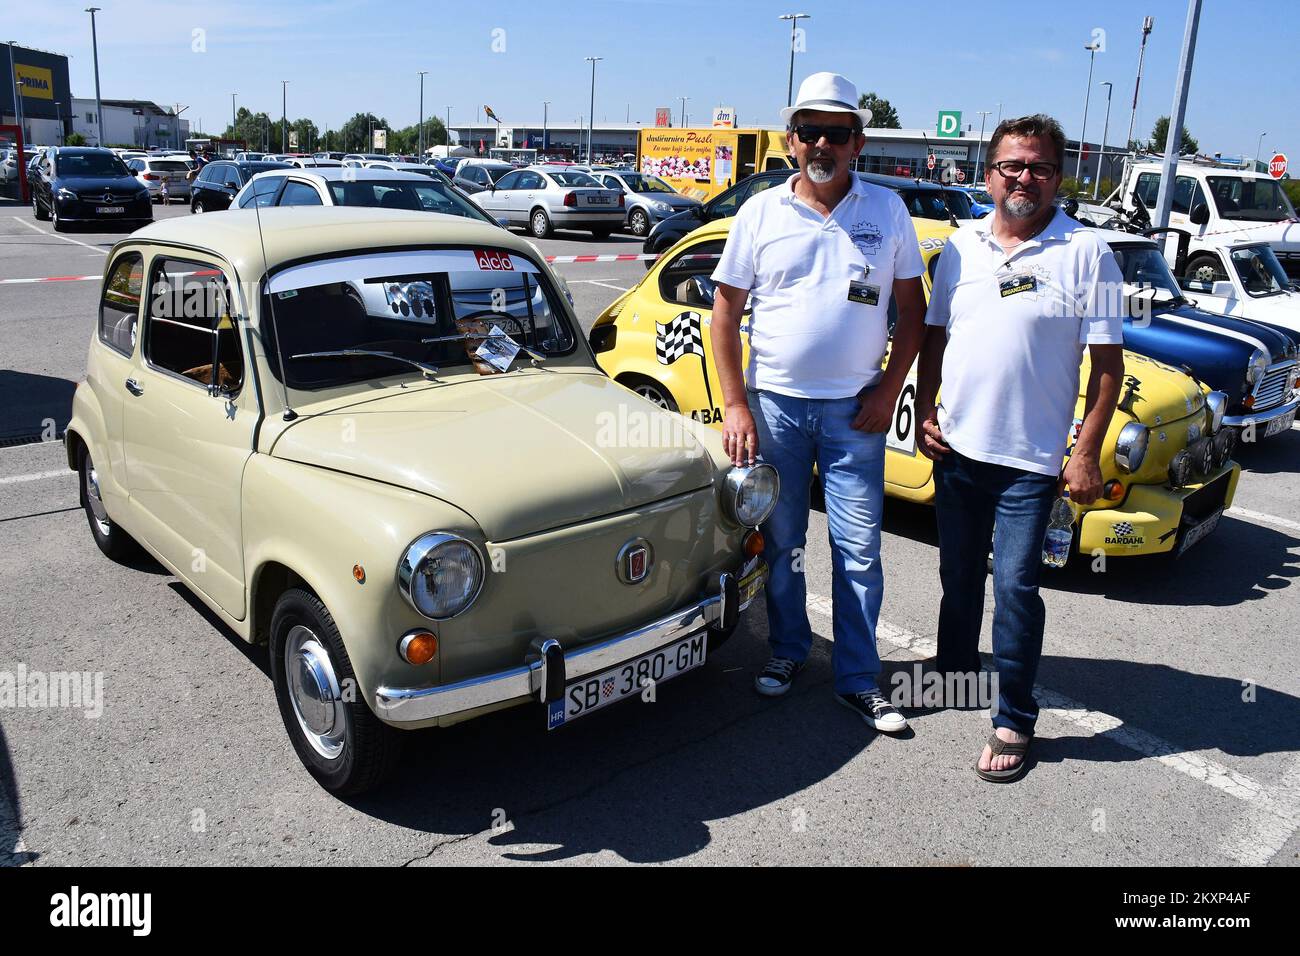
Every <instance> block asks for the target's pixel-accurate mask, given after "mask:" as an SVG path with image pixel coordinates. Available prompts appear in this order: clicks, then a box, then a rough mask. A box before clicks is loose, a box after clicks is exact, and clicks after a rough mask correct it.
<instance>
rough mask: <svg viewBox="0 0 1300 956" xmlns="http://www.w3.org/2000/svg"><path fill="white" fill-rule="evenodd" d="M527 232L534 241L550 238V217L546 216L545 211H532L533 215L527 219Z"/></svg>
mask: <svg viewBox="0 0 1300 956" xmlns="http://www.w3.org/2000/svg"><path fill="white" fill-rule="evenodd" d="M528 231H529V232H531V233H532V234H533V238H535V239H549V238H551V217H550V216H548V215H546V210H545V209H534V210H533V214H532V215H531V216H529V217H528Z"/></svg>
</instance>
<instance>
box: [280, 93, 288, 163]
mask: <svg viewBox="0 0 1300 956" xmlns="http://www.w3.org/2000/svg"><path fill="white" fill-rule="evenodd" d="M280 152H282V153H287V152H289V81H288V80H281V81H280Z"/></svg>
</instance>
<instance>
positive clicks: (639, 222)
mask: <svg viewBox="0 0 1300 956" xmlns="http://www.w3.org/2000/svg"><path fill="white" fill-rule="evenodd" d="M645 229H646V218H645V214H644V213H639V212H634V213H632V231H633V232H634V233H636V234H637V235H638V236H641V235H644V234H645Z"/></svg>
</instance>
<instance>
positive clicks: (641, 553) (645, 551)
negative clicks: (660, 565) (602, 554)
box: [618, 538, 654, 584]
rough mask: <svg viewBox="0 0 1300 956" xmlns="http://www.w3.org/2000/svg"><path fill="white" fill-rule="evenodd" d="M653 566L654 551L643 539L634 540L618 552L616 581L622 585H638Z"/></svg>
mask: <svg viewBox="0 0 1300 956" xmlns="http://www.w3.org/2000/svg"><path fill="white" fill-rule="evenodd" d="M653 565H654V549H653V548H652V547H651V546H650V542H649V541H647V540H646V539H645V538H634V539H632V540H631V541H629V542H628V543H627V544H625V545H623V547H622V548H620V549H619V552H618V579H619V580H620V581H622V582H623V583H624V584H640V583H641V582H642V581H644V580H645V579H646V578H647V577H648V576H649V574H650V568H651V567H652V566H653Z"/></svg>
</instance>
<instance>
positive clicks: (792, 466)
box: [749, 390, 885, 694]
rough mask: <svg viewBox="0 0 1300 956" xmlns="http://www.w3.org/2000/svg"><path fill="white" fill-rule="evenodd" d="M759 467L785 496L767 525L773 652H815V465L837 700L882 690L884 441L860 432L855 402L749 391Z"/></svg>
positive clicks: (796, 655) (795, 655)
mask: <svg viewBox="0 0 1300 956" xmlns="http://www.w3.org/2000/svg"><path fill="white" fill-rule="evenodd" d="M749 407H750V409H751V411H752V412H753V415H754V423H755V427H756V428H757V431H758V451H759V455H758V457H759V459H760V460H761V461H765V462H767V463H768V464H770V465H772V466H773V467H774V468H775V469H776V470H777V472H778V473H779V474H780V476H781V493H780V496H779V498H778V499H777V503H776V507H775V509H774V510H773V511H772V514H771V516H770V517H769V518H768V520H767V521H766V522H765V523H764V525H763V527H762V532H763V540H764V550H763V556H764V558H765V559H766V561H767V564H768V567H769V568H770V570H771V577H770V578H769V579H768V583H767V622H768V632H769V641H770V642H771V646H772V653H773V655H775V656H778V657H786V658H789V659H790V660H794V661H800V662H802V661H803V660H805V659H806V658H807V657H808V653H809V651H810V650H811V649H812V628H811V627H810V626H809V624H808V611H807V585H806V582H805V579H804V545H805V543H806V539H807V533H808V509H809V492H810V489H811V486H812V479H813V465H814V464H816V466H817V471H818V472H819V473H820V475H821V479H822V487H823V489H824V492H825V499H826V523H827V525H828V528H829V534H830V547H831V573H832V584H831V600H832V604H833V608H832V611H833V614H832V620H833V633H834V636H835V646H834V649H833V651H832V655H831V658H832V663H833V665H834V670H835V692H836V693H838V694H850V693H855V692H857V691H860V690H867V689H869V688H873V687H876V686H877V683H876V682H877V676H878V675H879V673H880V655H879V654H878V653H877V652H876V620H877V618H879V617H880V602H881V598H882V597H883V595H884V587H885V576H884V572H883V571H882V570H881V567H880V519H881V513H882V510H883V508H884V503H885V436H884V434H883V433H879V434H871V433H868V432H863V431H858V430H857V429H855V428H853V427H851V426H852V422H853V419H854V418H855V417H856V416H857V414H858V411H859V408H860V406H859V403H858V399H857V397H856V396H854V397H849V398H836V399H811V398H797V397H794V396H790V395H780V394H777V393H775V392H768V391H753V390H751V391H750V392H749Z"/></svg>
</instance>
